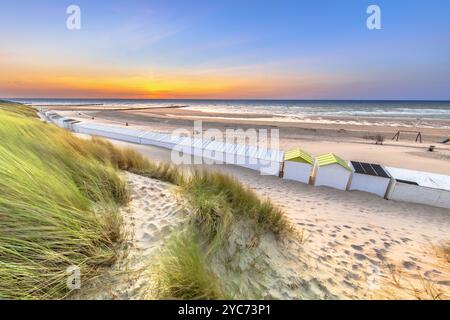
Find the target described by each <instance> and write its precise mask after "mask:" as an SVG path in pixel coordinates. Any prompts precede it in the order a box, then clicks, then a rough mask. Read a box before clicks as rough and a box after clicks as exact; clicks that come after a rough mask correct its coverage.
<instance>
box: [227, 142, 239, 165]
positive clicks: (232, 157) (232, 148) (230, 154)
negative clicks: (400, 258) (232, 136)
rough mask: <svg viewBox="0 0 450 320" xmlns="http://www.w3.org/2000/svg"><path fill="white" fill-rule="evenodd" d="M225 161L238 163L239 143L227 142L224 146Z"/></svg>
mask: <svg viewBox="0 0 450 320" xmlns="http://www.w3.org/2000/svg"><path fill="white" fill-rule="evenodd" d="M224 147H225V148H224V161H225V163H228V164H233V165H234V164H236V148H237V144H234V143H225V146H224Z"/></svg>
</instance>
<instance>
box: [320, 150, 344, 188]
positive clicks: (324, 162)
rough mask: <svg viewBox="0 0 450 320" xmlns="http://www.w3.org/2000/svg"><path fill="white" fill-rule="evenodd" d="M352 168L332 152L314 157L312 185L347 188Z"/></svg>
mask: <svg viewBox="0 0 450 320" xmlns="http://www.w3.org/2000/svg"><path fill="white" fill-rule="evenodd" d="M351 175H352V169H351V168H350V166H349V165H348V163H347V161H345V160H343V159H341V158H340V157H338V156H337V155H335V154H333V153H328V154H324V155H321V156H318V157H317V158H316V162H315V166H314V185H315V186H327V187H331V188H335V189H339V190H347V185H348V182H349V180H350V177H351Z"/></svg>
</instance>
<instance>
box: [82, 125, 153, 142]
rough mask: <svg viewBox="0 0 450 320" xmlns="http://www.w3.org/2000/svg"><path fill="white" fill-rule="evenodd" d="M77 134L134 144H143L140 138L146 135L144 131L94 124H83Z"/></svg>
mask: <svg viewBox="0 0 450 320" xmlns="http://www.w3.org/2000/svg"><path fill="white" fill-rule="evenodd" d="M77 130H78V131H77V132H79V133H84V134H90V135H95V136H100V137H106V138H111V139H116V140H122V141H126V142H132V143H141V140H140V137H141V136H142V135H144V134H145V131H143V130H135V129H128V128H122V127H115V126H107V125H100V124H93V123H83V124H80V125H78V126H77Z"/></svg>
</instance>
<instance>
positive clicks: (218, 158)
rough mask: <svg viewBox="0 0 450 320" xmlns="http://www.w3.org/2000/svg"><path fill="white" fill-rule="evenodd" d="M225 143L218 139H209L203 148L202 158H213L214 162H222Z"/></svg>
mask: <svg viewBox="0 0 450 320" xmlns="http://www.w3.org/2000/svg"><path fill="white" fill-rule="evenodd" d="M224 156H225V144H224V143H223V142H220V141H211V142H210V143H208V144H207V145H206V146H205V148H204V149H203V159H210V160H213V161H214V163H217V164H221V163H224Z"/></svg>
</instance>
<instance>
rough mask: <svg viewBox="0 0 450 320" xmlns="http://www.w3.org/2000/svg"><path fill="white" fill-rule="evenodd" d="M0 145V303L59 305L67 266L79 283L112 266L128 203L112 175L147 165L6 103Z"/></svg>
mask: <svg viewBox="0 0 450 320" xmlns="http://www.w3.org/2000/svg"><path fill="white" fill-rule="evenodd" d="M33 112H34V111H33ZM0 141H1V143H0V190H1V192H0V283H1V285H0V299H59V298H64V297H66V296H67V295H68V294H69V293H70V291H69V289H68V288H67V285H66V280H67V274H66V270H67V268H68V267H69V266H77V267H79V268H80V271H81V281H82V284H83V282H87V281H89V280H90V279H92V278H93V277H95V276H97V275H98V273H99V272H100V270H101V267H102V266H107V265H110V264H111V263H113V262H114V261H115V259H116V255H117V252H116V247H117V244H118V243H120V241H121V237H122V234H121V224H122V220H121V217H120V215H119V213H118V206H120V205H122V204H124V203H126V202H127V201H128V193H127V190H126V184H125V182H124V181H123V180H122V179H121V178H120V176H119V175H118V169H128V168H134V169H135V170H143V169H146V166H148V164H147V161H145V160H144V159H143V158H142V157H141V156H140V155H138V154H136V153H134V152H130V151H123V150H115V149H114V148H113V147H112V146H111V145H109V144H108V143H106V142H104V141H102V140H99V139H93V140H84V139H79V138H77V137H75V136H73V135H72V134H70V133H68V132H66V131H64V130H62V129H59V128H56V127H54V126H51V125H47V124H45V123H43V122H41V121H39V120H38V119H35V116H34V114H33V115H31V110H30V108H28V107H25V106H21V105H16V104H10V103H0Z"/></svg>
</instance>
